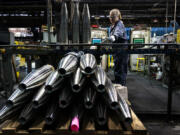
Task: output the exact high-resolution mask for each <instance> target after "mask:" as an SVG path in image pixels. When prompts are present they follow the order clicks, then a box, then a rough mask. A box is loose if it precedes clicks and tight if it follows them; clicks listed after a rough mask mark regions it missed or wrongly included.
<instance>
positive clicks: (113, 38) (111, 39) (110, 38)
mask: <svg viewBox="0 0 180 135" xmlns="http://www.w3.org/2000/svg"><path fill="white" fill-rule="evenodd" d="M107 40H108V41H110V42H114V41H115V40H116V39H115V36H114V35H112V36H110V37H107Z"/></svg>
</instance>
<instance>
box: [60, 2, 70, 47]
mask: <svg viewBox="0 0 180 135" xmlns="http://www.w3.org/2000/svg"><path fill="white" fill-rule="evenodd" d="M60 19H61V20H60V32H59V35H60V37H59V41H60V43H65V44H67V43H68V10H67V5H66V3H65V2H63V3H62V5H61V18H60Z"/></svg>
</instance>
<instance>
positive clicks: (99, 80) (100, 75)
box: [92, 66, 106, 92]
mask: <svg viewBox="0 0 180 135" xmlns="http://www.w3.org/2000/svg"><path fill="white" fill-rule="evenodd" d="M95 77H96V78H95V79H92V82H93V83H94V85H95V86H96V89H97V91H98V92H105V85H106V73H105V71H104V70H103V69H102V68H101V67H99V66H98V67H97V68H96V71H95Z"/></svg>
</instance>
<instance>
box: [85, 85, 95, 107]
mask: <svg viewBox="0 0 180 135" xmlns="http://www.w3.org/2000/svg"><path fill="white" fill-rule="evenodd" d="M95 99H96V91H94V90H93V89H91V88H87V90H86V92H85V95H84V106H85V108H86V109H92V108H93V106H94V102H95Z"/></svg>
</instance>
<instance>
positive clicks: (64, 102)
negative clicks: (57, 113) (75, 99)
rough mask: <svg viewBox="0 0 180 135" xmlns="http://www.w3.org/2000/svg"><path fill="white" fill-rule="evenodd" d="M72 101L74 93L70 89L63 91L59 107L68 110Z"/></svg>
mask: <svg viewBox="0 0 180 135" xmlns="http://www.w3.org/2000/svg"><path fill="white" fill-rule="evenodd" d="M71 100H72V92H71V90H70V89H69V88H67V87H66V88H65V89H63V90H62V91H61V93H60V95H59V107H60V108H66V107H67V106H68V105H69V104H70V103H71Z"/></svg>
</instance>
